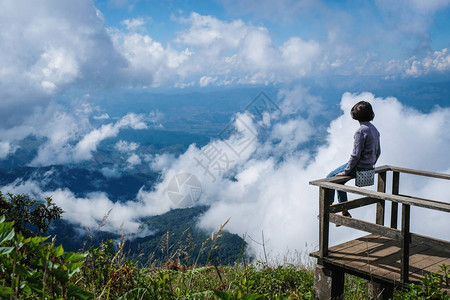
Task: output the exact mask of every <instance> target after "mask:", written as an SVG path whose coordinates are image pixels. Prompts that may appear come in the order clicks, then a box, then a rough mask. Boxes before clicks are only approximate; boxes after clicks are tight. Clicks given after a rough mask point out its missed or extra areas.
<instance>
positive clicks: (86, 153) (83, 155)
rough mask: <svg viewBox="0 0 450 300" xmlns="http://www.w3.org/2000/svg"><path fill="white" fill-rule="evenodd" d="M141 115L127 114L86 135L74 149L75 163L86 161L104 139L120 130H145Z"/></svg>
mask: <svg viewBox="0 0 450 300" xmlns="http://www.w3.org/2000/svg"><path fill="white" fill-rule="evenodd" d="M142 118H143V115H136V114H133V113H129V114H127V115H126V116H124V117H122V118H121V119H120V120H119V121H117V122H116V123H115V124H106V125H102V126H101V127H100V128H99V129H94V130H92V131H91V132H89V133H88V134H86V135H85V136H84V137H83V138H82V139H81V140H80V141H79V142H78V143H77V144H76V146H75V147H74V153H73V157H74V160H75V161H82V160H87V159H90V158H91V157H92V152H93V151H95V150H96V149H97V146H98V144H99V143H100V142H101V141H103V140H104V139H107V138H110V137H114V136H117V134H118V133H119V131H120V129H122V128H125V127H130V128H133V129H146V128H147V125H146V124H145V123H143V122H142V121H141V119H142Z"/></svg>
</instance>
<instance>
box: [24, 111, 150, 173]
mask: <svg viewBox="0 0 450 300" xmlns="http://www.w3.org/2000/svg"><path fill="white" fill-rule="evenodd" d="M142 119H144V115H136V114H133V113H130V114H127V115H125V116H124V117H122V118H121V119H119V120H118V121H117V122H116V123H109V124H105V125H102V126H101V127H100V128H94V129H93V128H92V126H91V125H90V123H89V118H88V116H87V115H83V114H81V115H80V114H79V115H76V116H73V115H69V114H67V113H60V112H56V113H55V114H54V115H53V116H52V119H50V120H49V121H48V122H46V123H44V124H45V127H43V129H41V130H39V131H36V132H34V131H33V132H32V133H33V134H35V135H36V136H43V137H46V138H48V141H47V142H45V143H44V144H43V145H42V146H40V148H39V150H38V154H37V156H36V157H35V158H34V159H33V161H32V162H31V165H47V164H63V163H72V162H80V161H83V160H88V159H90V158H91V157H92V152H94V151H95V150H96V149H97V146H98V145H99V144H100V142H101V141H103V140H105V139H107V138H111V137H115V136H117V134H118V133H119V131H120V130H121V129H123V128H127V127H129V128H132V129H136V130H138V129H146V128H147V125H146V124H145V123H144V122H143V121H142ZM131 147H133V145H131Z"/></svg>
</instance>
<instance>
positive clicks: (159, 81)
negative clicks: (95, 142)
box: [0, 0, 450, 157]
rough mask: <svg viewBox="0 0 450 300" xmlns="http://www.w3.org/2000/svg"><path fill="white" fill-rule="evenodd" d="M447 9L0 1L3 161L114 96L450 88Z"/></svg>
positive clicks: (405, 4) (426, 5) (444, 0)
mask: <svg viewBox="0 0 450 300" xmlns="http://www.w3.org/2000/svg"><path fill="white" fill-rule="evenodd" d="M449 14H450V0H430V1H421V0H413V1H407V0H398V1H395V2H392V1H389V0H374V1H356V0H349V1H324V0H323V1H317V0H297V1H294V0H279V1H272V0H259V1H257V0H247V1H238V0H215V1H187V0H186V1H181V0H180V1H150V0H97V1H95V0H79V1H69V0H65V1H61V0H43V1H40V2H39V4H37V3H35V2H33V3H31V4H30V2H29V1H25V0H17V1H11V0H0V39H1V44H0V99H1V101H0V130H1V131H0V138H2V143H3V144H2V145H3V146H2V147H0V157H5V156H6V155H8V154H9V153H11V152H14V151H15V149H16V147H14V146H13V144H14V143H15V142H17V141H19V140H21V139H23V138H25V137H27V136H29V135H36V134H37V135H39V134H43V133H40V132H36V128H42V127H45V126H42V124H41V123H42V122H44V123H45V122H47V121H48V120H49V119H52V116H54V115H55V114H57V113H61V111H64V110H65V111H64V113H66V114H68V113H69V111H79V110H80V106H82V107H89V105H91V106H92V101H91V100H92V99H91V98H92V97H94V96H95V95H100V96H102V95H106V94H107V92H109V91H110V90H111V89H145V90H147V91H149V92H152V91H155V89H158V88H159V89H162V88H164V89H165V90H166V91H167V90H176V91H183V89H186V88H195V89H200V90H201V89H207V88H208V89H221V88H224V87H226V88H229V87H239V86H248V85H250V86H260V85H263V86H264V85H268V86H269V85H276V86H289V85H292V84H296V83H298V82H301V81H302V80H304V79H314V80H316V79H317V78H318V80H320V78H322V77H326V76H328V77H330V76H336V75H339V76H346V77H347V78H350V79H352V80H353V79H358V80H360V81H362V82H363V83H364V80H365V79H364V78H366V76H367V78H368V79H367V80H372V79H371V78H370V76H377V77H378V78H379V79H380V80H382V81H383V82H384V83H387V84H389V82H390V81H392V80H397V81H398V80H400V81H401V80H403V79H415V78H419V79H420V78H426V79H427V80H428V81H429V82H430V81H431V82H433V81H434V80H438V81H439V82H446V81H448V79H449V75H450V34H449V30H450V29H449V28H450V24H449V22H450V18H449ZM61 99H65V100H67V99H69V100H68V101H66V103H67V102H69V103H71V104H72V106H73V107H70V105H69V107H67V105H65V103H64V105H65V106H64V107H63V106H62V104H63V103H62V102H61ZM80 103H81V104H82V105H81V104H80ZM86 111H91V113H94V111H95V109H93V108H91V109H90V110H89V109H87V108H86ZM70 116H72V117H73V114H70ZM86 124H87V125H86V128H90V127H89V126H90V124H89V123H86ZM48 127H50V125H48ZM43 135H44V136H46V134H43ZM81 136H82V135H81Z"/></svg>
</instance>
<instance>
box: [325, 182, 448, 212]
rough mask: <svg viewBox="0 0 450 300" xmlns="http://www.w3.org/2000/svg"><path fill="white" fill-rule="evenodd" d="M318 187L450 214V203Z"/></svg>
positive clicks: (343, 187)
mask: <svg viewBox="0 0 450 300" xmlns="http://www.w3.org/2000/svg"><path fill="white" fill-rule="evenodd" d="M318 186H320V187H324V188H328V189H333V190H338V191H344V192H348V193H354V194H358V195H363V196H368V197H372V198H376V199H380V200H389V201H394V202H398V203H402V204H408V205H414V206H419V207H424V208H429V209H434V210H439V211H444V212H450V203H447V202H440V201H430V200H424V199H419V198H416V197H405V196H401V195H390V194H386V193H381V192H378V191H371V190H367V189H363V188H357V187H352V186H347V185H342V184H336V183H331V182H321V183H320V184H318Z"/></svg>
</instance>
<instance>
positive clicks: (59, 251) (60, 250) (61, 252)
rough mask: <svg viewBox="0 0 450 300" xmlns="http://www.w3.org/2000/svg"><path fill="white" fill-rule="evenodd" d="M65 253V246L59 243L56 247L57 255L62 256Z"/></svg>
mask: <svg viewBox="0 0 450 300" xmlns="http://www.w3.org/2000/svg"><path fill="white" fill-rule="evenodd" d="M63 253H64V248H63V246H62V245H59V246H58V247H56V249H55V257H60V256H61V255H63Z"/></svg>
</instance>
